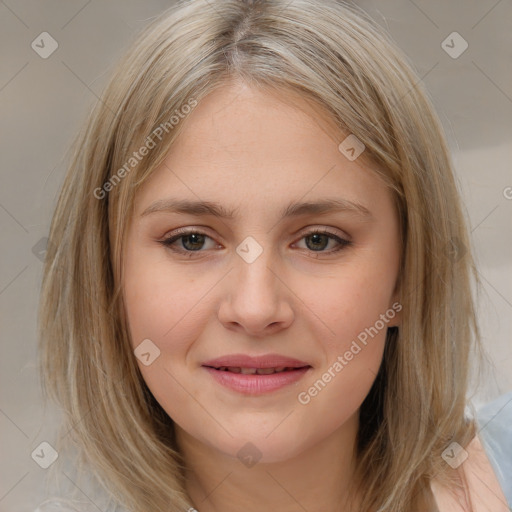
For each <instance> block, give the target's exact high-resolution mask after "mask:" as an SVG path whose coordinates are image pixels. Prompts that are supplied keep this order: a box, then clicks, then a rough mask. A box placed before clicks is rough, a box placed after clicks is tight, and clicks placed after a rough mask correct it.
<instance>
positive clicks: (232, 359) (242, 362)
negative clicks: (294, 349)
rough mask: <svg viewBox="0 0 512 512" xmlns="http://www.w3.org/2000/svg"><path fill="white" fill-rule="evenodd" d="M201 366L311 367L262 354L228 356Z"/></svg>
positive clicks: (302, 362) (294, 360) (276, 355)
mask: <svg viewBox="0 0 512 512" xmlns="http://www.w3.org/2000/svg"><path fill="white" fill-rule="evenodd" d="M203 366H212V367H214V368H220V367H221V366H232V367H238V368H279V367H281V366H284V367H285V368H288V367H290V368H302V367H303V366H311V365H310V364H308V363H305V362H304V361H299V360H298V359H294V358H291V357H286V356H282V355H279V354H264V355H261V356H248V355H246V354H229V355H226V356H221V357H217V358H215V359H210V360H209V361H205V362H204V363H203Z"/></svg>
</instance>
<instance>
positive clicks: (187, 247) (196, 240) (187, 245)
mask: <svg viewBox="0 0 512 512" xmlns="http://www.w3.org/2000/svg"><path fill="white" fill-rule="evenodd" d="M180 239H181V248H178V247H177V246H176V247H175V244H176V242H177V241H178V240H180ZM206 240H210V241H211V242H213V239H212V238H210V237H209V236H208V235H207V234H206V233H201V232H200V231H194V230H180V231H178V232H177V233H175V234H174V235H172V236H171V237H169V238H166V239H165V240H162V241H161V242H160V243H162V244H163V245H164V246H166V247H169V249H171V250H173V251H175V252H180V253H187V252H188V253H192V252H201V249H202V248H203V247H204V245H205V242H206ZM213 246H216V244H215V243H213ZM207 248H208V247H207ZM211 248H214V247H210V249H211Z"/></svg>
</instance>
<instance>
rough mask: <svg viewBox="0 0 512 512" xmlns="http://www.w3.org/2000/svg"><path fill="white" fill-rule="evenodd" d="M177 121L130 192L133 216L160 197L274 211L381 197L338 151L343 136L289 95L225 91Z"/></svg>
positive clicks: (361, 169) (364, 171)
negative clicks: (334, 199) (317, 200)
mask: <svg viewBox="0 0 512 512" xmlns="http://www.w3.org/2000/svg"><path fill="white" fill-rule="evenodd" d="M182 122H183V123H184V124H183V126H182V127H181V128H182V129H181V132H180V134H179V136H178V137H177V139H176V140H175V141H174V143H173V145H172V147H171V149H170V151H169V152H168V154H167V155H166V158H165V160H164V162H163V164H162V165H160V167H159V168H157V169H156V170H155V171H154V172H153V174H152V175H151V176H150V178H149V179H148V180H147V182H146V183H145V184H144V186H143V187H142V188H141V190H140V191H139V193H138V194H137V197H136V208H135V213H136V214H137V213H138V214H139V215H140V213H142V211H143V210H145V209H147V207H148V205H149V202H150V201H154V200H156V199H159V200H161V199H165V198H166V197H167V196H173V197H186V198H188V199H191V200H195V201H197V200H207V201H217V202H222V203H223V204H226V206H227V207H231V208H234V207H236V206H242V207H243V204H246V205H249V204H251V203H253V202H254V203H255V204H256V203H258V202H260V203H261V202H263V203H266V204H267V205H268V207H270V205H271V204H276V205H277V204H278V203H279V208H280V209H282V206H283V204H284V203H287V204H289V203H290V202H293V201H297V200H298V199H301V198H302V199H303V200H312V199H314V197H318V196H320V195H321V196H325V195H330V196H332V195H333V194H334V195H336V194H338V195H339V194H342V195H343V197H344V198H345V199H348V200H353V201H356V200H357V199H359V201H357V202H359V203H361V202H362V201H361V199H362V200H364V197H367V201H370V202H373V203H375V202H376V200H377V197H376V196H378V195H379V194H380V195H382V193H385V190H383V189H385V187H384V185H383V183H381V182H380V180H379V179H378V177H377V175H376V174H375V173H374V172H373V170H372V169H371V168H369V166H368V163H367V160H366V159H365V162H364V163H363V158H359V159H356V160H354V161H350V160H349V159H347V158H346V157H345V156H344V155H343V154H342V153H341V152H340V151H339V148H338V146H339V144H340V142H341V141H342V140H343V139H344V138H345V137H346V136H347V135H348V134H346V133H343V132H342V131H341V130H340V129H339V127H337V126H336V123H335V122H334V120H333V119H332V118H331V117H330V116H328V114H327V113H326V111H325V110H321V109H320V107H319V106H317V105H315V104H314V103H312V102H311V101H310V100H309V99H306V98H304V97H301V96H299V95H298V94H297V93H295V94H294V93H289V92H284V91H279V92H278V91H270V90H268V91H267V90H266V91H263V90H258V89H253V88H249V87H248V86H246V85H239V84H236V85H231V86H225V87H222V88H220V89H218V90H216V91H214V92H213V93H211V94H210V95H208V96H207V97H206V98H204V99H203V100H201V101H200V102H199V104H198V105H197V106H196V107H195V109H194V110H193V111H192V112H191V113H190V114H189V115H188V116H187V117H186V119H185V120H183V121H182Z"/></svg>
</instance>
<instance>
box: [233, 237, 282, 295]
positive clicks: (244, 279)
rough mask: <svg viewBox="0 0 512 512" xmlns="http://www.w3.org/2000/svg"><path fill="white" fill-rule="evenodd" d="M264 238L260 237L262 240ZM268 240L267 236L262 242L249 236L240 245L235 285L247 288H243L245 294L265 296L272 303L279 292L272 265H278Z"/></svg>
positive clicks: (237, 250)
mask: <svg viewBox="0 0 512 512" xmlns="http://www.w3.org/2000/svg"><path fill="white" fill-rule="evenodd" d="M262 238H263V237H260V240H261V239H262ZM268 240H269V237H266V238H265V241H264V242H263V243H260V242H258V241H257V240H256V239H255V238H254V237H252V236H249V237H247V238H245V239H244V240H243V241H242V242H241V243H240V244H239V245H238V247H237V249H236V252H237V256H238V258H237V259H236V260H235V261H236V264H235V267H236V268H235V274H236V284H235V287H237V286H239V287H241V288H242V287H243V288H245V290H241V291H242V292H243V293H244V295H245V294H248V295H250V296H253V298H254V299H258V298H259V297H260V298H265V299H266V302H268V303H271V302H273V300H272V299H275V295H276V293H277V289H276V282H275V281H276V279H277V278H276V275H275V273H274V271H273V270H272V267H275V266H276V258H275V254H274V251H273V249H272V248H271V247H270V245H269V244H270V242H269V241H268ZM263 244H265V245H263Z"/></svg>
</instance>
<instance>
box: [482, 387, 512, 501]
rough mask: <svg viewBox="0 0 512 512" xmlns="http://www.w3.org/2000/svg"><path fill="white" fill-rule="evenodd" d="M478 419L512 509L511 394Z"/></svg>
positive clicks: (487, 409) (485, 448)
mask: <svg viewBox="0 0 512 512" xmlns="http://www.w3.org/2000/svg"><path fill="white" fill-rule="evenodd" d="M476 420H477V424H478V437H479V438H480V440H481V442H482V445H483V448H484V450H485V453H486V455H487V458H488V459H489V463H490V465H491V466H492V468H493V470H494V473H495V474H496V478H497V479H498V481H499V483H500V485H501V488H502V490H503V493H504V495H505V498H506V500H507V502H508V505H509V506H510V507H512V391H511V392H509V393H506V394H504V395H501V396H500V397H499V398H497V399H496V400H494V401H492V402H491V403H489V404H486V405H485V406H483V407H481V408H480V409H479V410H478V411H477V414H476Z"/></svg>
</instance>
